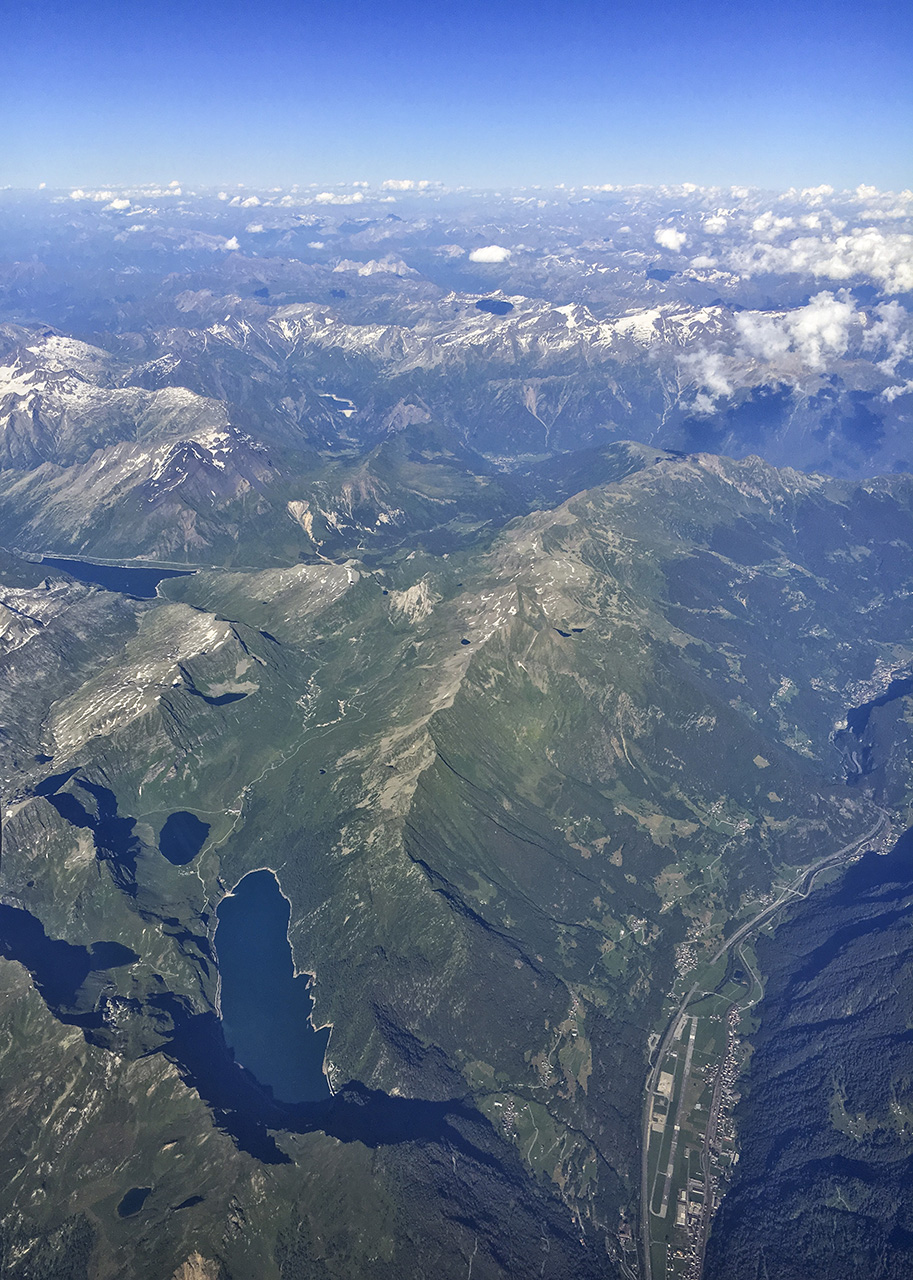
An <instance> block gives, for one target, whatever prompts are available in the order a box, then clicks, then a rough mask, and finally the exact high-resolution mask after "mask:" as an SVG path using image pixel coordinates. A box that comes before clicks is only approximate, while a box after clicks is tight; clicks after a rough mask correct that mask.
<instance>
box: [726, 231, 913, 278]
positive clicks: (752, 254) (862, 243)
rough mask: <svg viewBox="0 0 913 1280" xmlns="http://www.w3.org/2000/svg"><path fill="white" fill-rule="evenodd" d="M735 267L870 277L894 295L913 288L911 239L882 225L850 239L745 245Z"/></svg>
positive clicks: (736, 253)
mask: <svg viewBox="0 0 913 1280" xmlns="http://www.w3.org/2000/svg"><path fill="white" fill-rule="evenodd" d="M730 262H731V265H732V268H733V269H734V270H736V271H738V272H739V273H740V274H742V275H746V276H749V275H756V274H759V273H764V274H767V273H770V274H772V275H786V274H790V273H793V272H794V273H796V274H798V275H810V276H817V277H824V278H826V279H829V280H850V279H852V277H853V276H868V277H869V278H870V279H872V280H876V281H878V283H879V284H882V285H884V287H885V288H886V289H888V290H889V291H890V292H892V293H905V292H907V291H909V290H911V289H913V236H911V235H908V234H905V233H902V232H892V231H888V232H885V231H882V230H880V229H879V228H878V227H864V228H859V229H856V230H853V231H852V232H850V233H849V234H847V235H833V236H824V235H821V236H799V237H797V238H796V239H794V240H790V241H789V242H788V243H787V244H777V245H773V244H768V243H766V242H762V243H759V244H755V245H741V246H738V247H736V248H734V249H733V251H732V254H731V258H730Z"/></svg>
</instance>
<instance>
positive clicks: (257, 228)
mask: <svg viewBox="0 0 913 1280" xmlns="http://www.w3.org/2000/svg"><path fill="white" fill-rule="evenodd" d="M244 230H245V231H246V232H247V233H248V234H249V235H252V236H258V235H260V233H261V232H263V231H265V230H266V227H264V225H263V223H262V222H249V223H248V224H247V226H246V227H245V228H244Z"/></svg>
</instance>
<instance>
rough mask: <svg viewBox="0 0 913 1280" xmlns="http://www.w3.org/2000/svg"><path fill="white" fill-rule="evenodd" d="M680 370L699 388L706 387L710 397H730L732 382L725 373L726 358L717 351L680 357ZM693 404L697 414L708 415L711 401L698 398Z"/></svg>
mask: <svg viewBox="0 0 913 1280" xmlns="http://www.w3.org/2000/svg"><path fill="white" fill-rule="evenodd" d="M680 364H681V366H682V368H683V369H684V370H685V371H686V373H687V374H688V375H689V376H690V377H691V378H692V379H693V380H694V382H696V383H697V385H698V386H700V387H706V389H707V390H708V391H709V392H710V393H711V396H731V395H732V391H733V386H732V382H731V381H730V379H729V376H728V375H727V371H726V367H725V366H726V357H725V356H723V355H722V354H721V353H720V352H718V351H694V352H691V353H690V354H689V355H685V356H682V358H681V360H680ZM698 399H699V400H700V403H698V402H697V401H696V402H695V408H696V409H697V410H698V412H699V413H709V411H710V408H711V400H710V398H709V397H707V396H703V397H700V396H699V397H698Z"/></svg>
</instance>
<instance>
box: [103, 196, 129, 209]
mask: <svg viewBox="0 0 913 1280" xmlns="http://www.w3.org/2000/svg"><path fill="white" fill-rule="evenodd" d="M129 208H130V201H129V200H126V199H124V198H123V197H121V198H120V199H119V200H111V201H109V203H108V204H106V205H105V208H104V209H103V210H102V212H103V213H104V212H105V210H107V209H129Z"/></svg>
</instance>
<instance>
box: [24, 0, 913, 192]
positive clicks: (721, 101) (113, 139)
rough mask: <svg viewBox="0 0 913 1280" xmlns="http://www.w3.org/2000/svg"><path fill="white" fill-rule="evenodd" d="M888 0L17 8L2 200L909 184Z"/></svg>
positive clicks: (243, 2) (900, 27)
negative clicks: (24, 191)
mask: <svg viewBox="0 0 913 1280" xmlns="http://www.w3.org/2000/svg"><path fill="white" fill-rule="evenodd" d="M911 27H913V6H911V5H910V4H909V3H900V2H895V0H854V2H853V3H848V2H846V0H833V2H831V3H817V4H816V3H807V2H805V0H796V2H793V3H786V2H785V0H759V2H758V3H757V4H755V5H754V6H750V5H745V4H742V3H739V2H738V0H727V2H726V3H722V2H720V0H708V2H706V3H701V4H697V3H693V2H690V0H684V2H683V3H677V4H671V3H667V0H658V2H656V0H654V2H652V3H632V2H631V0H615V2H613V0H602V2H601V3H594V2H593V0H563V2H562V0H556V2H555V4H553V5H551V6H548V7H546V6H544V5H537V4H536V2H535V0H527V2H524V3H521V2H519V0H485V2H484V3H483V2H481V0H467V2H466V3H459V2H457V0H451V2H450V3H447V2H446V0H445V2H444V3H442V4H436V3H434V2H433V0H427V2H426V3H416V2H415V0H388V2H387V3H386V4H383V5H382V4H380V3H367V2H366V0H348V2H347V3H340V0H322V2H321V3H320V4H317V3H314V2H313V0H262V2H261V3H258V4H255V3H251V2H250V0H222V2H221V3H219V4H215V3H211V0H196V3H192V0H180V2H178V0H143V2H140V0H117V2H116V3H115V2H113V0H83V2H82V3H73V2H72V0H67V3H65V4H64V3H61V0H23V2H22V3H20V4H19V5H18V6H17V7H16V9H15V10H12V9H11V8H8V9H7V13H6V16H5V18H4V23H3V28H4V31H5V34H6V40H5V42H4V43H5V44H6V48H7V59H6V65H5V67H4V76H3V81H2V84H0V118H2V120H3V140H4V145H3V152H2V155H0V183H4V184H12V185H14V186H34V185H37V183H39V182H46V183H47V184H48V185H49V186H63V185H67V184H82V185H86V184H99V183H104V184H113V183H120V182H125V183H129V182H141V181H159V182H165V181H170V180H171V179H173V178H178V179H180V180H181V181H182V182H183V183H185V184H187V185H193V184H224V183H230V182H231V183H237V182H244V183H248V184H251V185H286V184H290V183H293V182H299V183H306V182H313V181H316V182H321V183H330V182H342V181H353V180H367V181H370V182H372V183H373V182H380V181H382V180H383V179H385V178H390V177H411V178H430V179H433V180H437V181H442V182H445V183H447V184H468V185H477V186H499V185H522V184H532V183H542V184H552V183H559V182H566V183H569V184H580V183H604V182H614V183H633V182H647V183H659V182H683V181H691V182H697V183H701V184H717V183H718V184H727V183H747V184H757V185H762V186H773V187H785V186H789V185H793V184H796V185H808V184H815V183H819V182H829V183H832V184H833V185H835V186H838V187H842V186H855V185H856V184H857V183H860V182H867V183H873V184H875V185H877V186H881V187H887V188H895V189H899V188H901V187H905V186H909V185H911V184H913V172H911V169H913V165H911V157H913V129H911V119H913V104H911V98H913V75H911V72H910V67H911V65H913V40H911Z"/></svg>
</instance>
